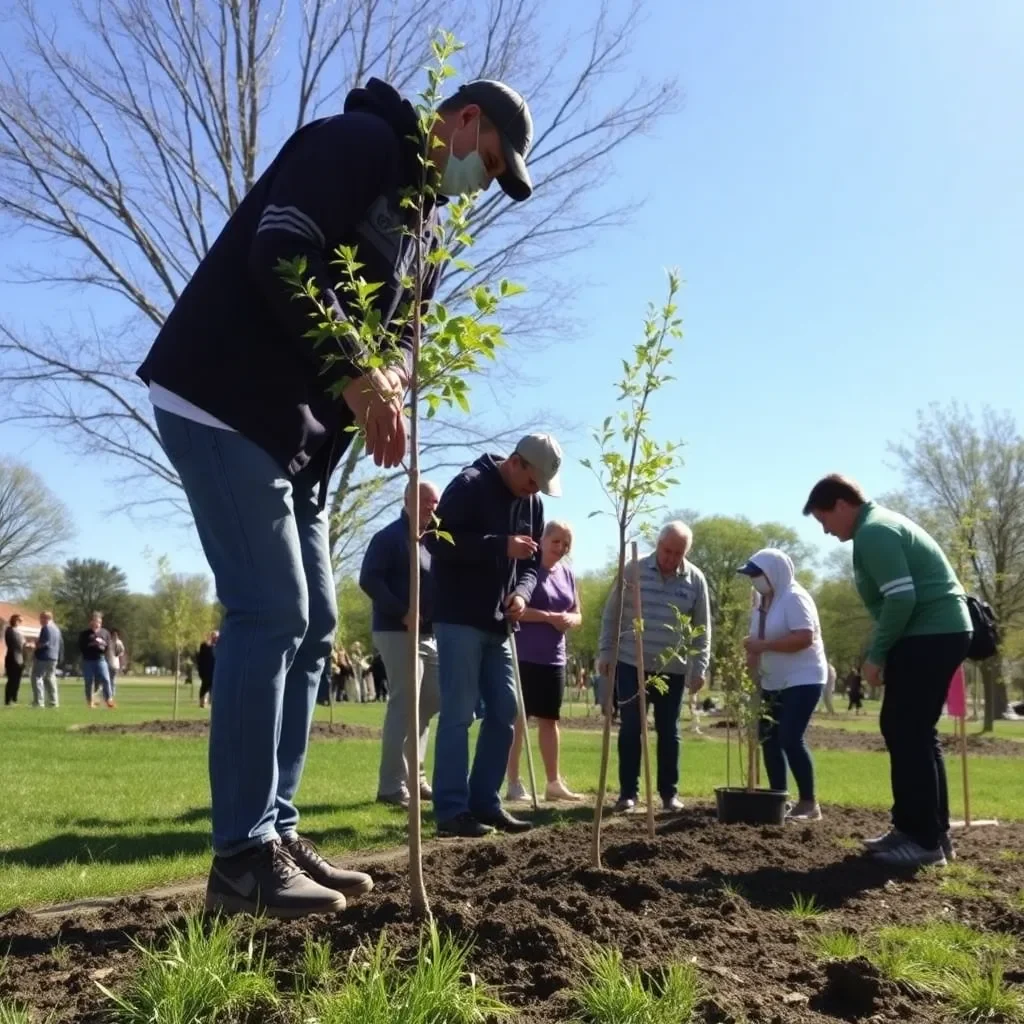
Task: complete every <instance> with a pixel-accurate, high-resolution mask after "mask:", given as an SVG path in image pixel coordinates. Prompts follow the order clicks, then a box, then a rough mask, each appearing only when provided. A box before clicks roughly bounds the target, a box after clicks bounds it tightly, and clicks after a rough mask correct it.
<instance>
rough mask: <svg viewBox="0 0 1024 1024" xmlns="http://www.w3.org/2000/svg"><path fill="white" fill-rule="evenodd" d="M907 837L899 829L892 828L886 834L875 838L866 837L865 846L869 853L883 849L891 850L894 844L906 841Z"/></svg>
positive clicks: (897, 844)
mask: <svg viewBox="0 0 1024 1024" xmlns="http://www.w3.org/2000/svg"><path fill="white" fill-rule="evenodd" d="M906 839H907V837H906V836H905V835H904V834H903V833H902V832H900V830H899V829H896V828H891V829H889V831H888V832H886V833H885V834H884V835H880V836H875V837H874V839H865V840H864V848H865V849H866V850H867V851H868V853H880V852H881V851H882V850H891V849H892V848H893V847H894V846H899V845H900V843H904V842H906Z"/></svg>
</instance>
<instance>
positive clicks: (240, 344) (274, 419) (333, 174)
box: [138, 79, 439, 501]
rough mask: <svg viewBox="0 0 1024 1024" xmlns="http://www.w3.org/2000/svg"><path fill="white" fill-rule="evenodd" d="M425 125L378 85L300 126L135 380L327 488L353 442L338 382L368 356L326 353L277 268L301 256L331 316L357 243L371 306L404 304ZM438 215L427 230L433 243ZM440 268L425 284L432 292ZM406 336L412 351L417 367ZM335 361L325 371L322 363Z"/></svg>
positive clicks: (308, 309) (391, 310)
mask: <svg viewBox="0 0 1024 1024" xmlns="http://www.w3.org/2000/svg"><path fill="white" fill-rule="evenodd" d="M417 138H419V122H418V119H417V117H416V112H415V110H414V108H413V107H412V105H411V104H410V103H409V102H408V101H406V100H403V99H402V98H401V96H399V94H398V93H397V92H396V91H395V90H394V89H393V88H392V87H391V86H390V85H387V84H386V83H385V82H381V81H378V80H377V79H371V80H370V82H369V83H368V84H367V86H366V88H365V89H355V90H353V91H352V92H350V93H349V95H348V97H347V98H346V100H345V112H344V113H343V114H339V115H335V116H333V117H326V118H322V119H320V120H318V121H313V122H311V123H310V124H307V125H304V126H303V127H302V128H300V129H299V130H298V131H297V132H295V134H294V135H292V137H291V138H290V139H289V140H288V141H287V142H286V143H285V144H284V146H283V148H282V149H281V151H280V152H279V153H278V155H277V156H276V157H275V158H274V161H273V162H272V163H271V164H270V166H269V167H268V168H267V169H266V171H264V172H263V174H262V175H261V176H260V178H259V180H258V181H257V182H256V184H255V185H253V187H252V189H251V190H250V191H249V193H248V194H247V195H246V197H245V198H244V199H243V200H242V202H241V204H240V205H239V207H238V208H237V209H236V210H235V212H234V213H233V214H232V215H231V217H230V219H229V220H228V222H227V224H226V225H225V226H224V229H223V230H222V231H221V233H220V235H219V237H218V238H217V240H216V241H215V242H214V243H213V245H212V247H211V248H210V250H209V252H208V253H207V254H206V256H205V257H204V258H203V261H202V262H201V263H200V264H199V267H198V268H197V269H196V272H195V274H194V275H193V276H192V279H191V280H190V281H189V282H188V284H187V286H186V287H185V289H184V291H183V292H182V293H181V296H180V297H179V298H178V301H177V302H176V303H175V306H174V308H173V309H172V310H171V313H170V315H169V316H168V318H167V320H166V322H165V323H164V325H163V327H162V328H161V330H160V333H159V334H158V335H157V338H156V341H155V342H154V343H153V347H152V348H151V349H150V351H149V354H148V355H147V356H146V359H145V361H144V362H143V364H142V366H141V367H140V368H139V370H138V374H139V376H140V377H141V378H142V379H143V380H144V381H145V382H146V383H147V384H149V383H151V382H154V381H155V382H156V383H157V384H160V385H161V386H162V387H164V388H167V389H168V390H169V391H172V392H174V393H175V394H176V395H179V396H180V397H181V398H184V399H186V400H187V401H189V402H191V403H193V404H194V405H196V406H198V407H199V408H200V409H202V410H204V411H205V412H208V413H210V414H211V415H212V416H215V417H216V418H217V419H219V420H221V421H222V422H223V423H226V424H227V425H228V426H229V427H233V428H234V429H235V430H237V431H238V432H239V433H241V434H242V435H243V436H245V437H247V438H248V439H249V440H250V441H253V442H255V443H256V444H258V445H259V446H260V447H261V448H263V449H264V451H266V452H268V453H269V454H270V455H271V456H272V457H273V458H274V459H275V460H276V461H277V462H278V463H279V464H280V465H281V467H282V468H283V469H284V470H285V471H286V472H287V473H289V474H290V475H292V476H294V475H296V474H298V473H300V472H302V471H303V470H305V469H306V468H307V467H309V471H310V472H313V473H316V474H317V475H318V478H319V479H321V480H322V481H323V486H321V495H320V497H321V501H323V500H324V499H325V498H326V494H325V491H326V486H325V485H326V479H327V477H328V476H329V475H330V472H331V471H332V470H333V468H334V467H335V466H336V465H337V463H338V460H339V459H340V458H341V456H342V454H343V452H344V450H345V448H346V447H347V446H348V443H349V440H350V439H351V436H352V434H351V432H350V431H348V430H347V429H346V428H348V427H350V426H351V424H352V414H351V412H350V410H349V409H348V406H347V405H346V404H345V403H344V401H343V400H342V399H341V398H340V397H336V396H332V395H331V394H330V393H329V390H330V389H331V387H332V385H337V384H340V383H341V381H343V380H344V379H346V378H352V377H355V376H358V375H359V374H360V373H361V371H360V369H359V367H358V365H357V364H358V363H359V361H360V360H361V359H362V357H363V356H364V355H365V353H363V352H361V351H357V350H355V349H353V348H352V347H351V346H350V345H349V346H348V347H343V346H342V345H341V343H336V345H337V347H336V348H335V349H334V350H333V351H329V350H328V349H327V348H326V347H321V348H319V349H318V348H316V347H315V346H314V344H313V342H312V341H311V340H310V339H309V338H307V337H305V335H306V333H307V332H308V331H309V330H310V328H312V327H313V326H314V324H315V321H314V319H313V317H314V316H315V310H314V307H313V306H312V305H311V304H310V303H309V302H307V301H304V300H300V299H296V298H295V296H294V294H293V291H292V288H291V286H290V285H288V284H286V283H285V281H284V279H283V278H282V277H281V274H280V273H279V270H278V263H279V261H281V260H292V259H294V258H295V257H297V256H301V257H303V258H304V259H305V260H306V278H307V279H309V278H313V280H314V281H315V283H316V285H317V287H318V288H319V290H320V294H321V298H322V299H323V300H324V301H325V302H327V303H328V304H329V305H331V306H333V308H334V311H335V315H336V316H339V317H344V316H346V314H347V312H348V306H349V304H348V299H347V296H345V295H344V293H335V291H334V286H335V284H336V283H337V282H338V280H339V279H340V278H341V271H340V269H339V268H338V267H337V266H336V265H333V264H334V262H335V260H336V259H337V257H336V255H335V252H336V250H337V248H338V246H339V245H346V246H355V247H356V250H357V251H356V256H357V259H358V260H359V262H360V263H361V264H363V269H362V271H361V275H362V276H363V277H364V278H365V279H366V280H367V281H370V282H379V283H381V284H382V285H383V287H382V288H381V289H380V290H379V291H378V292H377V293H376V295H375V296H374V301H375V302H376V304H377V308H378V310H379V311H380V313H381V316H382V319H383V320H384V322H388V321H390V320H392V319H393V318H394V317H395V316H396V314H397V313H398V312H399V311H400V310H401V309H402V308H403V307H405V308H407V306H408V303H409V302H410V301H411V295H410V294H409V293H407V291H406V290H405V289H404V288H403V287H402V277H403V275H404V274H405V273H406V272H407V271H408V270H409V268H410V265H411V260H412V257H413V251H414V249H415V246H414V245H413V244H412V240H411V239H410V238H408V237H407V236H405V235H404V234H403V232H402V227H403V225H405V224H406V223H410V218H411V216H412V214H411V213H410V212H409V211H407V210H403V209H402V208H401V206H400V191H401V190H402V189H404V188H407V187H410V186H413V185H415V184H417V183H418V182H419V180H420V174H421V167H420V162H419V148H420V146H419V143H418V142H417V141H416V139H417ZM436 223H437V210H436V209H432V210H430V211H429V212H428V217H427V218H426V224H425V232H426V233H427V235H428V237H429V238H430V240H431V241H430V244H431V245H436V236H435V233H434V232H435V226H436ZM438 273H439V268H437V267H435V268H432V271H431V273H430V274H429V275H428V279H427V280H426V281H425V287H424V292H423V294H424V298H425V299H427V300H429V299H430V298H431V297H432V296H433V293H434V289H435V287H436V283H437V277H438ZM411 347H412V346H411V339H410V338H408V337H407V338H406V339H404V341H403V348H404V349H405V352H406V363H407V365H408V364H409V362H410V358H409V354H410V353H411ZM328 355H333V356H335V357H336V358H335V361H334V362H333V364H332V365H331V366H330V368H329V369H327V370H325V369H324V358H325V356H328Z"/></svg>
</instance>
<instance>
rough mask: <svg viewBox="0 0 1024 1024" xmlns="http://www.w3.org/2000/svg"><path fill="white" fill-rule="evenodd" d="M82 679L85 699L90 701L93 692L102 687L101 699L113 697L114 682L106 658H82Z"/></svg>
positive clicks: (111, 698)
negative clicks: (93, 659)
mask: <svg viewBox="0 0 1024 1024" xmlns="http://www.w3.org/2000/svg"><path fill="white" fill-rule="evenodd" d="M82 679H83V680H84V681H85V699H86V701H87V702H88V703H90V704H91V703H92V696H93V694H94V693H95V692H96V691H97V690H98V689H100V687H102V688H103V699H104V700H113V699H114V684H113V681H112V680H111V678H110V666H109V665H108V664H107V659H106V658H97V659H96V660H95V661H92V660H88V659H87V660H83V662H82Z"/></svg>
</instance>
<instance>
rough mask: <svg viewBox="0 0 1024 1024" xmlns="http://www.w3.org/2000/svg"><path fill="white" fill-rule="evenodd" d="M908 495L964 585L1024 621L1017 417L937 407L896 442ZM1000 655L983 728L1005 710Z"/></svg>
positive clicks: (1023, 459) (1006, 626) (986, 679)
mask: <svg viewBox="0 0 1024 1024" xmlns="http://www.w3.org/2000/svg"><path fill="white" fill-rule="evenodd" d="M890 451H891V452H892V453H893V454H894V455H895V456H896V459H897V465H898V468H899V469H900V470H901V471H902V472H903V476H904V479H905V480H906V483H907V485H908V491H907V495H906V498H907V499H908V500H909V504H910V505H911V507H912V508H917V509H919V510H920V514H921V517H922V519H923V520H924V522H923V525H925V526H926V527H927V528H930V529H933V530H934V531H935V533H936V535H937V539H939V540H940V541H941V542H942V543H943V546H944V547H945V549H946V552H947V554H948V555H949V556H950V559H951V560H952V561H953V563H954V565H955V566H956V567H957V569H958V572H959V574H960V575H961V578H962V579H963V581H964V583H965V585H967V586H968V587H972V588H977V591H978V593H979V594H980V596H981V597H982V598H983V599H984V600H985V601H987V602H988V603H989V604H990V605H992V608H993V610H994V611H995V613H996V616H997V617H998V619H999V621H1000V623H1001V625H1002V628H1003V630H1004V632H1005V631H1007V630H1010V629H1013V628H1015V627H1019V626H1020V625H1021V624H1022V622H1024V438H1022V437H1021V433H1020V429H1019V428H1018V426H1017V423H1016V422H1015V421H1014V419H1013V417H1012V416H1011V415H1009V414H1006V413H1004V414H1000V413H996V412H994V411H993V410H991V409H985V410H984V412H983V413H982V416H981V421H980V423H979V422H977V421H976V420H975V418H974V417H973V416H972V415H971V414H970V413H969V412H967V411H965V410H964V409H962V408H960V407H959V406H957V405H956V404H955V403H954V404H953V405H950V406H949V407H947V408H943V407H940V406H937V405H932V406H930V407H929V409H928V410H927V411H926V412H924V413H921V414H920V415H919V417H918V427H917V432H916V434H915V435H914V436H913V437H912V438H911V439H910V440H909V441H907V442H904V443H900V444H894V445H891V446H890ZM1003 667H1004V666H1003V660H1002V658H1001V657H1000V656H998V655H997V656H996V657H994V658H991V659H989V660H988V661H986V662H983V663H982V680H983V683H984V689H985V725H984V727H985V730H986V731H989V730H991V729H992V727H993V723H994V720H995V719H996V718H997V717H998V716H1000V715H1002V713H1003V711H1005V710H1006V685H1005V680H1004V676H1003Z"/></svg>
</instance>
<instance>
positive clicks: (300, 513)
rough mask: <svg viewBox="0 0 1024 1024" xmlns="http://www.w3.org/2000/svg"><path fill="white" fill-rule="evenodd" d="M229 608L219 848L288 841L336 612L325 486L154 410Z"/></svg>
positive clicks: (217, 804)
mask: <svg viewBox="0 0 1024 1024" xmlns="http://www.w3.org/2000/svg"><path fill="white" fill-rule="evenodd" d="M156 423H157V428H158V429H159V431H160V438H161V440H162V441H163V445H164V450H165V451H166V452H167V457H168V458H169V459H170V460H171V462H172V463H173V464H174V468H175V469H176V470H177V471H178V475H179V476H180V478H181V483H182V486H183V487H184V489H185V493H186V495H187V496H188V501H189V505H190V506H191V508H192V514H193V515H194V517H195V521H196V529H197V530H198V532H199V540H200V542H201V543H202V545H203V551H204V552H205V553H206V558H207V561H208V562H209V563H210V568H211V570H212V571H213V576H214V579H215V581H216V584H217V597H218V598H219V599H220V602H221V604H222V605H223V606H224V619H223V623H222V624H221V629H220V639H219V641H218V642H217V660H216V663H215V666H214V675H213V688H214V689H215V690H216V691H217V699H216V700H215V701H214V702H213V710H212V713H211V715H210V795H211V804H212V811H213V848H214V852H215V853H216V854H218V855H219V856H230V855H231V854H234V853H240V852H241V851H242V850H246V849H249V848H250V847H253V846H258V845H260V844H261V843H267V842H271V841H272V840H274V839H278V838H285V839H287V838H290V837H291V836H293V835H294V834H295V830H296V826H297V825H298V820H299V812H298V811H297V810H296V808H295V804H294V802H293V800H294V797H295V793H296V790H297V789H298V787H299V780H300V779H301V778H302V768H303V765H304V764H305V760H306V749H307V747H308V745H309V728H310V724H311V722H312V720H313V710H314V708H315V705H316V694H317V687H318V685H319V682H320V677H321V674H322V672H323V669H324V662H325V660H326V659H327V658H328V657H329V656H330V652H331V643H332V641H333V639H334V632H335V629H336V627H337V621H338V610H337V600H336V595H335V590H334V574H333V572H332V569H331V557H330V550H329V546H328V535H327V526H328V524H327V515H326V513H325V512H324V511H321V510H320V509H318V507H317V504H318V503H317V492H318V482H317V481H316V480H314V479H313V477H312V475H311V474H309V473H306V474H299V476H297V477H294V478H291V477H289V476H288V475H287V474H286V473H285V472H284V470H283V469H282V468H281V467H280V466H279V465H278V463H277V462H276V461H275V460H274V459H272V458H271V457H270V456H269V455H268V454H267V453H266V452H265V451H263V449H262V448H260V447H259V446H258V445H255V444H253V443H252V442H251V441H248V440H246V439H245V438H244V437H242V435H241V434H236V433H232V432H231V431H227V430H219V429H217V428H214V427H206V426H202V425H201V424H198V423H194V422H192V421H190V420H186V419H183V418H181V417H180V416H175V415H173V414H171V413H167V412H164V411H162V410H160V409H157V410H156Z"/></svg>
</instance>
